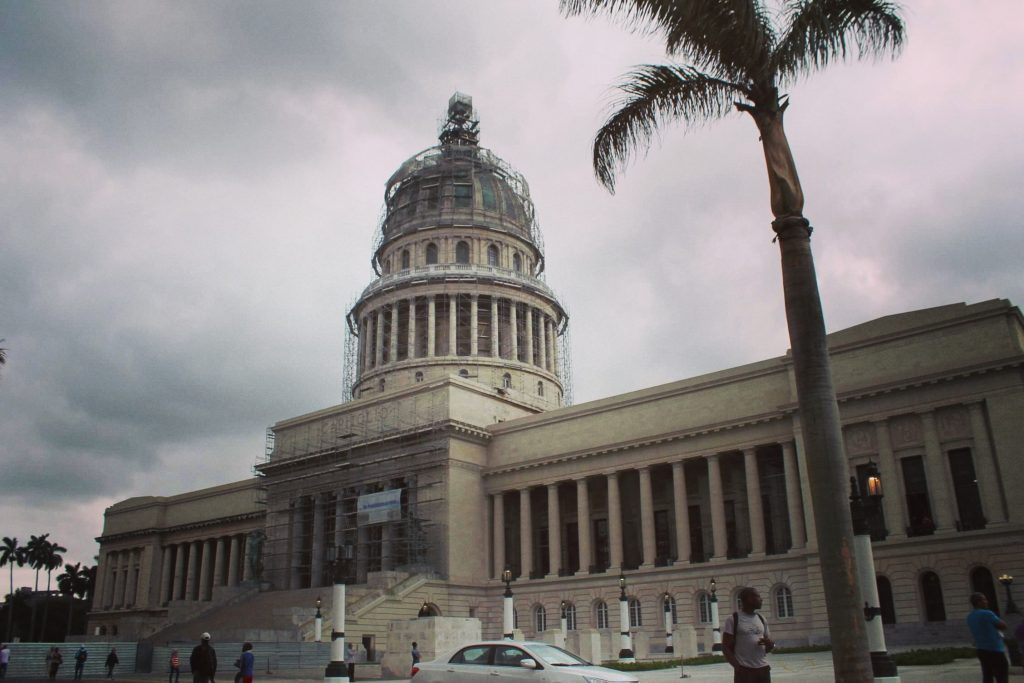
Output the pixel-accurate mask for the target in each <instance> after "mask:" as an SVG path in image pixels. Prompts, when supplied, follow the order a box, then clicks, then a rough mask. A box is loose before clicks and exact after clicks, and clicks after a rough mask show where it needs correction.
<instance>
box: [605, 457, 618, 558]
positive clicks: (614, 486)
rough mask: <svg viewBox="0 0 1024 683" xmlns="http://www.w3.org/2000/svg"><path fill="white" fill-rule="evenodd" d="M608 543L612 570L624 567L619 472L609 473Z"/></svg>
mask: <svg viewBox="0 0 1024 683" xmlns="http://www.w3.org/2000/svg"><path fill="white" fill-rule="evenodd" d="M606 476H607V477H608V543H609V544H610V547H609V555H610V556H611V567H609V570H610V571H614V570H616V569H622V506H621V504H620V502H619V473H618V472H611V473H609V474H608V475H606Z"/></svg>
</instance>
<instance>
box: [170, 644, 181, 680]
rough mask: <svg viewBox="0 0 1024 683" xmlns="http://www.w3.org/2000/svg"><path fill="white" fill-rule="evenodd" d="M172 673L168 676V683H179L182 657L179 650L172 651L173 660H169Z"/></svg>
mask: <svg viewBox="0 0 1024 683" xmlns="http://www.w3.org/2000/svg"><path fill="white" fill-rule="evenodd" d="M167 664H168V666H169V669H170V672H169V673H168V674H167V683H178V679H179V678H181V657H180V656H178V651H177V650H171V658H170V659H169V660H167Z"/></svg>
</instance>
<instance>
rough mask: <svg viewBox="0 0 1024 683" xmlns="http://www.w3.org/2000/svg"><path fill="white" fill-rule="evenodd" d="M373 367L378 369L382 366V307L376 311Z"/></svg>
mask: <svg viewBox="0 0 1024 683" xmlns="http://www.w3.org/2000/svg"><path fill="white" fill-rule="evenodd" d="M373 354H374V356H373V357H374V359H375V363H374V365H375V366H376V367H378V368H379V367H380V366H381V365H383V364H384V307H383V306H381V307H380V308H378V309H377V338H376V339H374V350H373Z"/></svg>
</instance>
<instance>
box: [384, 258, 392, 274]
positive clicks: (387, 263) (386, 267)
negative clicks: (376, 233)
mask: <svg viewBox="0 0 1024 683" xmlns="http://www.w3.org/2000/svg"><path fill="white" fill-rule="evenodd" d="M390 272H391V259H388V260H386V261H384V274H385V275H387V274H388V273H390Z"/></svg>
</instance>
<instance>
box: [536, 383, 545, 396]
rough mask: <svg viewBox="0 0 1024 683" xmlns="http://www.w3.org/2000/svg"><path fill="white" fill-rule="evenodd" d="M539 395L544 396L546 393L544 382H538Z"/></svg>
mask: <svg viewBox="0 0 1024 683" xmlns="http://www.w3.org/2000/svg"><path fill="white" fill-rule="evenodd" d="M537 395H538V396H543V395H544V382H537Z"/></svg>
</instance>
